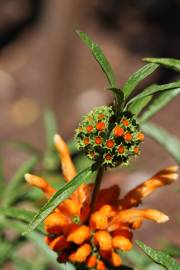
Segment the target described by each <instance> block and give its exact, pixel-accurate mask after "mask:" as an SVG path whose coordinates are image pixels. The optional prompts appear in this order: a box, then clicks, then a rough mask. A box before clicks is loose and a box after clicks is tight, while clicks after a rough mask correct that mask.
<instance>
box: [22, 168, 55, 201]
mask: <svg viewBox="0 0 180 270" xmlns="http://www.w3.org/2000/svg"><path fill="white" fill-rule="evenodd" d="M24 177H25V179H26V181H27V182H28V183H29V184H30V185H31V186H34V187H37V188H39V189H41V190H42V191H43V192H44V193H45V195H46V196H47V198H50V197H51V196H52V195H53V194H54V193H55V192H56V189H54V188H53V187H51V185H49V183H47V182H46V181H45V180H44V179H43V178H41V177H38V176H36V175H32V174H29V173H26V174H25V176H24Z"/></svg>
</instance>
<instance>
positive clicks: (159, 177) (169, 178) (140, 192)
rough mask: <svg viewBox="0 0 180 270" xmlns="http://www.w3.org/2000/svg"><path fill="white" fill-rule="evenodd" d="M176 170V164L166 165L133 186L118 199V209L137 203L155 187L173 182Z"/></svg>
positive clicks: (175, 177) (176, 175)
mask: <svg viewBox="0 0 180 270" xmlns="http://www.w3.org/2000/svg"><path fill="white" fill-rule="evenodd" d="M177 170H178V167H177V166H171V167H167V168H165V169H164V170H162V171H160V172H158V173H157V174H156V175H154V176H153V177H152V178H150V179H149V180H147V181H146V182H144V183H142V184H140V185H139V186H137V187H136V188H134V189H133V190H132V191H130V192H129V193H128V194H127V195H126V196H125V197H124V198H123V199H122V200H121V201H120V205H119V210H121V209H127V208H131V207H133V206H136V205H138V204H139V203H141V201H142V199H143V198H145V197H147V196H149V195H150V194H151V193H152V192H153V191H154V190H155V189H157V188H159V187H162V186H165V185H169V184H171V183H172V182H174V181H175V180H176V179H177V177H178V174H177Z"/></svg>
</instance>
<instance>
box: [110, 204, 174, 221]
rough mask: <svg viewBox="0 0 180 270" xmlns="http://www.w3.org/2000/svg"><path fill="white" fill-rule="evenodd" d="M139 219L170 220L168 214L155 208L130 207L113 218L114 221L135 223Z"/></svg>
mask: <svg viewBox="0 0 180 270" xmlns="http://www.w3.org/2000/svg"><path fill="white" fill-rule="evenodd" d="M139 219H149V220H154V221H156V222H157V223H164V222H166V221H168V220H169V218H168V216H166V215H165V214H163V213H162V212H160V211H157V210H154V209H135V208H134V209H128V210H123V211H120V212H119V213H118V214H117V215H116V216H115V217H114V218H113V220H112V224H114V223H118V222H121V223H134V222H135V221H136V220H139Z"/></svg>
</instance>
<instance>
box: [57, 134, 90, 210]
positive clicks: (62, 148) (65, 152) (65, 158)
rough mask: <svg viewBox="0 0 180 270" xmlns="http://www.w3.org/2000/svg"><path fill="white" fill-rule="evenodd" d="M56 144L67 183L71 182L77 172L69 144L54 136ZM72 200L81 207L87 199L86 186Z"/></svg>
mask: <svg viewBox="0 0 180 270" xmlns="http://www.w3.org/2000/svg"><path fill="white" fill-rule="evenodd" d="M54 143H55V146H56V149H57V151H58V152H59V156H60V159H61V167H62V171H63V175H64V177H65V179H66V181H68V182H69V181H71V180H72V179H73V178H74V177H75V176H76V175H77V171H76V168H75V166H74V164H73V162H72V159H71V156H70V153H69V149H68V146H67V144H66V143H65V142H64V140H63V139H62V137H61V136H60V135H57V134H56V135H55V136H54ZM71 198H73V199H74V200H76V201H77V202H79V203H80V204H81V205H82V203H83V202H84V201H85V199H86V185H85V184H82V185H81V186H80V187H79V188H78V189H77V190H76V191H75V192H74V193H73V194H72V195H71Z"/></svg>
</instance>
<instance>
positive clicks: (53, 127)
mask: <svg viewBox="0 0 180 270" xmlns="http://www.w3.org/2000/svg"><path fill="white" fill-rule="evenodd" d="M44 127H45V131H46V143H47V146H48V149H49V150H54V141H53V138H54V135H55V134H56V133H57V123H56V118H55V115H54V113H53V111H51V110H47V111H45V112H44Z"/></svg>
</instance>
